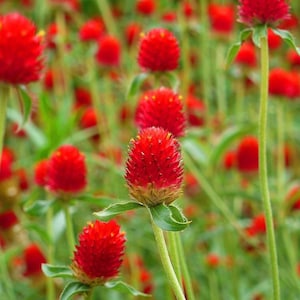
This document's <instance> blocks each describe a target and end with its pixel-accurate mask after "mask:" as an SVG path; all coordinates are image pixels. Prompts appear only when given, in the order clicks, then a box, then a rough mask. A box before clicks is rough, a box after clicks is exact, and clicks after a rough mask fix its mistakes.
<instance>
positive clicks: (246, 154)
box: [236, 136, 258, 173]
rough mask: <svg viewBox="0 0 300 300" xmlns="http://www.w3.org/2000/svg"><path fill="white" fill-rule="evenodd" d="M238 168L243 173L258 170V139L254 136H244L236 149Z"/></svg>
mask: <svg viewBox="0 0 300 300" xmlns="http://www.w3.org/2000/svg"><path fill="white" fill-rule="evenodd" d="M236 163H237V168H238V170H239V171H240V172H241V173H249V172H257V171H258V141H257V138H256V137H254V136H246V137H244V138H243V139H242V140H241V141H240V143H239V145H238V148H237V151H236Z"/></svg>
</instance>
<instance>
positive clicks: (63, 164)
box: [47, 145, 86, 194]
mask: <svg viewBox="0 0 300 300" xmlns="http://www.w3.org/2000/svg"><path fill="white" fill-rule="evenodd" d="M85 186H86V166H85V157H84V155H83V154H82V153H81V152H79V150H78V149H77V148H76V147H74V146H71V145H64V146H61V147H59V148H58V149H57V150H56V151H55V152H54V153H53V154H52V156H51V157H50V158H49V160H48V169H47V187H48V188H49V189H50V191H52V192H55V193H62V194H65V193H67V194H68V193H78V192H81V191H82V190H83V189H84V188H85Z"/></svg>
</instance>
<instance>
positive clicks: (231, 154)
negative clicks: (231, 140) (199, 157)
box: [223, 150, 236, 170]
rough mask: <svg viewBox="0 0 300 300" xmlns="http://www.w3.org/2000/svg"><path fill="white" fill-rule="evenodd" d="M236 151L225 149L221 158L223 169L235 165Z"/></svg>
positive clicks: (228, 168) (231, 167) (229, 168)
mask: <svg viewBox="0 0 300 300" xmlns="http://www.w3.org/2000/svg"><path fill="white" fill-rule="evenodd" d="M235 163H236V153H235V151H232V150H231V151H227V152H226V153H225V155H224V158H223V167H224V169H225V170H231V169H233V167H235Z"/></svg>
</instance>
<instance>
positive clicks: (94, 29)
mask: <svg viewBox="0 0 300 300" xmlns="http://www.w3.org/2000/svg"><path fill="white" fill-rule="evenodd" d="M104 31H105V29H104V24H103V22H102V20H101V19H99V18H95V19H90V20H88V21H86V22H85V23H84V24H83V25H82V26H81V28H80V30H79V38H80V40H81V41H84V42H86V41H97V40H98V39H99V38H101V36H102V35H103V34H104Z"/></svg>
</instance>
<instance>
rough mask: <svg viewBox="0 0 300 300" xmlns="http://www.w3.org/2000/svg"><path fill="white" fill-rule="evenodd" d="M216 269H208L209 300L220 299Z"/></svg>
mask: <svg viewBox="0 0 300 300" xmlns="http://www.w3.org/2000/svg"><path fill="white" fill-rule="evenodd" d="M215 271H216V270H210V272H209V278H208V280H209V291H210V292H209V294H210V299H211V300H216V299H220V297H219V296H220V295H219V288H218V277H217V274H216V272H215Z"/></svg>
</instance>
